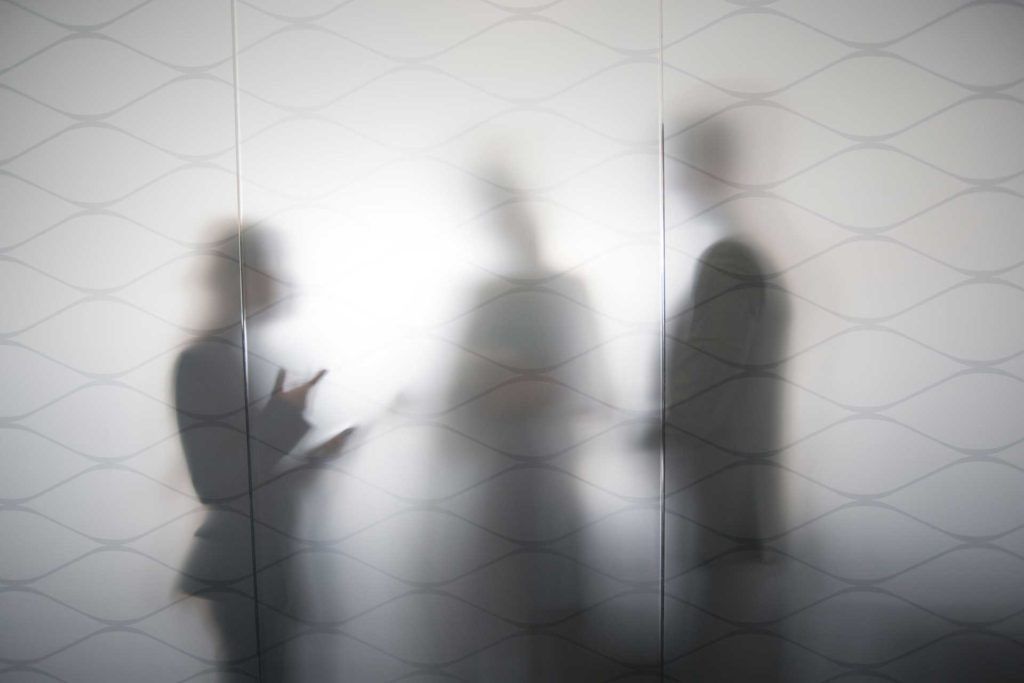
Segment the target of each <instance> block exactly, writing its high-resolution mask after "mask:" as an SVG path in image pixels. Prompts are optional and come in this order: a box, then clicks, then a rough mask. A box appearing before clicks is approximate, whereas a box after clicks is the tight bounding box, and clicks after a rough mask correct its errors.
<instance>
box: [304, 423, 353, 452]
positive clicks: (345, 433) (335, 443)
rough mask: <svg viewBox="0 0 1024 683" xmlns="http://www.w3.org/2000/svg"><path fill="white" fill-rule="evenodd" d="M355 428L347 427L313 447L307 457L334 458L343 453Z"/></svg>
mask: <svg viewBox="0 0 1024 683" xmlns="http://www.w3.org/2000/svg"><path fill="white" fill-rule="evenodd" d="M355 430H356V428H355V427H346V428H345V429H343V430H341V431H340V432H338V433H337V434H335V435H334V436H332V437H331V438H329V439H327V440H326V441H324V442H323V443H322V444H320V445H319V446H316V447H315V448H313V450H311V451H310V452H309V453H307V455H306V457H309V458H316V459H318V460H333V459H334V458H337V457H338V456H340V455H341V451H342V450H343V449H344V448H345V444H346V443H347V442H348V440H349V437H351V436H352V432H354V431H355Z"/></svg>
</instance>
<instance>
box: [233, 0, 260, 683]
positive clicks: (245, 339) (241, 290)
mask: <svg viewBox="0 0 1024 683" xmlns="http://www.w3.org/2000/svg"><path fill="white" fill-rule="evenodd" d="M230 2H231V80H232V86H233V87H232V89H233V91H234V124H235V212H236V223H235V225H236V228H237V230H236V246H237V250H238V307H239V313H240V314H241V315H240V324H241V331H242V401H243V404H242V405H243V413H244V418H245V420H244V423H245V469H246V479H247V485H248V493H249V556H250V557H249V559H250V561H251V569H252V608H253V626H254V629H255V636H256V637H255V641H256V642H255V645H256V680H257V681H262V679H263V647H262V645H261V642H260V595H259V581H258V580H257V577H256V501H255V492H254V488H253V476H252V438H251V431H250V420H249V333H248V328H247V326H246V311H245V268H244V263H243V256H242V131H241V125H240V121H241V113H240V107H239V97H238V12H237V0H230Z"/></svg>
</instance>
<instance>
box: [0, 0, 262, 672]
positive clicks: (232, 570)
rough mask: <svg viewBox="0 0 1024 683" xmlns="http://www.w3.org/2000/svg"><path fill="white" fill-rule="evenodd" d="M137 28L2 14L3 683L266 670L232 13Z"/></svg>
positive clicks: (43, 12)
mask: <svg viewBox="0 0 1024 683" xmlns="http://www.w3.org/2000/svg"><path fill="white" fill-rule="evenodd" d="M130 9H132V8H131V7H130V6H128V5H126V3H71V4H64V3H59V4H55V3H48V2H31V3H27V4H26V5H25V6H24V7H21V6H18V5H15V4H13V3H3V5H0V45H2V48H0V110H2V112H3V121H4V126H3V131H2V133H0V159H2V172H0V196H2V199H0V217H2V218H0V222H2V226H3V228H2V232H0V251H2V254H3V256H2V260H0V282H2V283H3V285H2V288H3V292H4V295H3V298H4V303H3V304H2V308H0V334H2V339H3V341H2V344H0V368H2V369H0V373H2V375H3V383H4V386H5V391H4V396H3V399H2V400H0V499H2V507H0V546H2V548H3V550H2V561H0V581H2V582H3V583H2V586H3V588H2V591H0V622H2V623H3V630H2V636H0V658H2V661H3V664H2V666H0V680H3V681H4V682H5V683H7V682H9V681H44V680H46V681H54V680H57V681H95V682H97V683H109V682H111V681H115V682H116V681H139V680H154V681H181V680H251V679H252V678H253V677H254V676H255V673H256V671H255V656H256V645H255V637H254V636H255V633H254V630H253V605H252V600H251V589H250V586H251V583H252V576H251V574H252V571H251V566H252V565H251V549H250V547H249V519H248V499H249V497H248V494H247V483H246V469H245V432H244V424H243V421H242V412H243V408H244V400H243V383H242V372H241V370H242V365H241V361H242V354H241V345H240V339H239V336H238V328H239V322H240V309H239V291H238V284H237V283H238V267H239V266H238V256H237V253H238V250H237V228H236V225H237V220H236V216H237V210H236V192H235V163H234V139H235V132H234V123H233V114H232V104H231V103H232V97H233V83H232V81H231V68H230V67H231V13H230V3H228V2H222V1H212V2H202V3H195V2H190V3H184V4H183V3H180V2H173V1H170V0H167V1H163V0H157V1H156V2H148V3H144V4H142V5H141V6H139V7H138V8H137V9H136V10H135V11H133V12H129V11H128V10H130ZM229 671H234V672H235V675H234V676H231V675H229V674H228V673H227V672H229ZM219 673H223V674H224V675H223V677H222V676H220V675H219Z"/></svg>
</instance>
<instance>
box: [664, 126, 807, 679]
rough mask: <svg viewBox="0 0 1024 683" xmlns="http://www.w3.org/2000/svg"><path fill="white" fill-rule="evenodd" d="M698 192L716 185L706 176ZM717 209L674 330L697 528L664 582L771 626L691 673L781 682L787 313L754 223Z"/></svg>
mask: <svg viewBox="0 0 1024 683" xmlns="http://www.w3.org/2000/svg"><path fill="white" fill-rule="evenodd" d="M705 136H706V138H707V139H698V140H697V145H698V146H699V147H700V148H701V149H699V150H698V156H702V159H701V161H702V164H703V166H702V168H707V170H709V171H711V172H713V175H714V176H717V177H723V178H728V177H730V175H731V172H730V168H729V165H730V164H731V163H732V162H733V159H731V158H730V155H729V152H730V143H731V140H730V138H729V136H728V131H725V130H722V129H720V128H716V129H712V130H711V131H709V132H707V133H706V134H705ZM701 153H702V154H701ZM689 189H690V191H691V192H693V193H700V192H701V191H702V190H705V189H706V190H707V191H708V192H709V193H710V192H711V190H710V189H709V188H702V187H701V186H700V184H699V183H697V185H696V187H693V188H689ZM718 215H719V216H720V221H719V224H718V225H717V226H716V228H717V229H718V231H719V234H720V235H722V236H721V237H720V238H719V239H718V240H717V241H715V242H714V243H712V244H711V245H710V246H708V247H707V248H706V249H705V250H704V251H703V252H702V253H701V255H700V257H699V259H698V263H697V269H696V272H695V275H694V278H693V282H692V289H691V295H690V297H689V300H688V302H687V304H686V305H684V308H683V310H682V311H680V312H679V313H678V314H677V315H676V316H674V317H675V323H674V324H673V326H672V327H671V328H670V330H669V335H670V336H671V337H672V338H673V340H672V341H673V342H674V343H673V344H671V345H670V348H671V349H673V351H671V352H670V353H669V355H668V358H667V359H666V360H667V366H666V372H667V374H668V376H667V384H666V390H667V391H666V399H667V401H666V403H667V405H666V417H667V425H666V435H667V437H668V439H667V441H666V452H665V457H666V476H667V478H668V480H669V481H673V480H676V481H680V480H681V481H685V482H689V483H688V484H687V485H686V487H685V488H683V490H682V492H681V493H680V494H676V497H677V501H676V502H675V503H673V504H672V506H674V507H676V509H677V510H679V511H681V513H682V514H683V516H684V517H685V518H687V519H689V520H692V521H693V522H695V524H694V525H692V526H690V527H688V528H690V529H691V530H692V536H691V537H688V538H681V537H673V536H669V537H668V538H666V554H667V555H668V556H669V557H670V558H671V559H670V560H669V564H670V565H674V566H678V567H684V568H686V569H685V572H684V573H683V574H682V576H676V577H671V576H670V577H666V582H667V583H666V586H667V590H668V591H669V592H670V593H671V594H674V595H675V596H676V597H679V598H681V599H683V600H684V601H685V602H687V603H690V604H693V605H698V606H699V607H700V608H701V609H702V610H706V611H707V612H709V613H710V614H711V615H713V616H715V617H718V618H721V619H725V620H729V621H732V622H734V623H737V624H738V626H737V628H764V629H765V630H764V631H763V632H761V633H759V634H758V635H757V636H755V640H754V641H753V642H752V641H740V640H736V641H734V642H735V643H736V647H741V650H740V652H742V653H743V655H744V656H743V657H735V656H731V655H725V656H722V655H721V653H722V652H726V651H727V650H728V647H731V645H729V644H728V641H726V644H725V645H723V646H721V648H720V651H719V655H716V656H714V657H709V658H702V657H699V656H697V657H691V658H687V659H686V660H684V661H689V662H690V664H688V666H690V667H692V668H691V669H689V670H687V671H686V672H685V675H686V676H692V677H695V678H696V679H698V680H702V681H704V680H707V681H718V680H723V681H725V680H759V681H776V680H781V679H782V678H783V676H784V674H783V672H782V666H781V651H782V645H783V643H782V640H781V639H780V638H777V637H775V636H774V635H773V634H772V633H770V629H768V628H767V627H768V626H770V622H771V621H772V620H773V619H775V618H778V617H779V616H780V615H781V613H782V611H783V608H784V602H785V600H786V585H785V566H784V563H783V562H781V561H780V557H779V555H778V554H777V553H774V552H772V551H771V549H770V548H768V547H767V545H766V542H767V540H768V539H769V538H770V537H771V536H773V535H774V534H777V533H778V529H779V520H780V518H781V514H782V510H781V506H782V497H781V486H780V476H779V470H778V468H776V467H774V466H773V462H772V457H773V456H774V455H775V453H776V451H777V449H778V448H779V447H780V446H781V443H780V419H781V389H782V382H781V380H780V379H778V378H777V377H775V376H774V364H775V363H777V362H778V361H779V360H780V359H781V357H782V352H783V346H784V343H785V332H786V326H787V320H788V313H787V306H786V300H785V296H784V294H783V293H781V292H780V291H779V290H778V289H777V288H776V286H775V285H774V281H773V279H772V275H771V273H770V270H769V268H768V267H767V266H766V265H765V259H764V257H763V256H762V255H761V254H760V253H759V252H758V250H757V249H756V248H755V247H754V246H753V244H752V242H751V241H749V240H748V239H745V238H743V237H742V235H744V234H745V230H746V228H748V227H750V226H746V225H743V224H742V222H741V220H740V219H739V218H738V217H737V216H735V215H731V214H730V211H729V208H728V205H724V206H723V207H722V208H720V210H719V211H718ZM712 624H713V620H709V619H706V618H700V619H698V620H697V621H696V622H695V623H693V624H688V625H687V626H686V627H685V628H683V629H681V630H677V631H675V632H674V633H673V632H669V633H666V639H667V640H669V641H672V640H673V639H674V641H675V642H666V651H668V652H681V653H688V652H693V650H694V649H695V648H697V647H700V646H701V645H702V644H705V643H707V642H709V641H711V640H714V639H717V638H720V637H721V632H720V630H715V629H716V628H717V626H715V625H712ZM705 628H706V629H708V630H707V632H704V629H705ZM680 640H685V641H687V642H679V641H680ZM740 643H743V644H742V645H741V644H740ZM734 654H736V653H734ZM716 657H717V658H716ZM670 666H671V664H670ZM737 677H739V678H737Z"/></svg>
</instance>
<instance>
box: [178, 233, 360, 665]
mask: <svg viewBox="0 0 1024 683" xmlns="http://www.w3.org/2000/svg"><path fill="white" fill-rule="evenodd" d="M235 239H237V235H236V233H235V231H234V230H231V231H230V232H228V233H226V236H225V239H224V240H222V242H221V243H222V244H230V243H231V241H233V240H235ZM247 239H248V240H249V243H248V244H247V245H246V247H247V248H246V255H247V258H253V259H254V260H255V261H257V262H258V261H259V256H258V254H259V253H260V251H261V250H262V249H263V248H264V246H265V245H264V244H263V243H262V239H261V233H259V232H252V233H248V234H247ZM250 283H251V284H250V286H247V301H246V304H247V310H249V311H256V310H261V309H263V308H265V307H266V306H268V305H269V304H270V303H272V302H273V301H274V300H275V297H276V296H277V292H276V291H275V286H274V280H273V279H272V278H269V277H257V278H252V279H250ZM205 284H206V286H207V291H208V293H209V296H208V300H207V301H206V302H202V303H205V306H206V311H207V315H208V319H209V323H208V324H207V325H205V326H204V329H207V330H209V332H208V333H207V334H206V335H205V336H204V337H202V338H199V339H197V340H196V341H194V342H193V343H191V344H190V345H189V346H188V347H186V348H185V349H184V350H183V351H182V353H181V354H180V355H179V357H178V361H177V364H176V367H175V404H176V408H177V411H178V420H179V426H180V429H181V441H182V447H183V451H184V456H185V461H186V464H187V467H188V472H189V475H190V478H191V481H192V485H193V487H194V488H195V491H196V495H197V497H198V498H199V500H200V502H202V503H203V505H204V506H205V518H204V520H203V523H202V524H201V526H200V527H199V529H198V530H197V531H196V534H195V539H194V541H193V543H192V546H191V547H190V549H189V555H188V559H187V562H186V565H185V567H184V569H183V575H184V577H183V580H182V582H181V585H180V588H181V590H182V591H183V592H185V593H188V594H191V595H194V596H196V597H199V598H202V599H204V600H205V601H206V605H207V606H208V609H209V613H210V620H211V623H212V624H213V626H214V629H215V630H216V632H217V636H218V639H219V643H218V645H219V657H218V659H219V660H220V661H222V662H223V663H224V665H223V669H224V670H225V671H239V672H244V673H247V674H249V675H255V674H256V670H255V669H256V663H257V652H256V642H257V638H256V630H255V624H256V615H255V613H254V609H255V608H256V605H254V604H253V602H252V599H251V594H250V590H251V588H245V587H243V588H239V586H244V582H243V579H248V581H249V582H251V581H252V569H253V562H254V554H253V548H252V544H251V538H252V529H251V528H250V521H251V520H250V518H249V515H248V511H249V496H250V491H249V483H250V472H249V453H248V449H249V448H250V447H251V444H247V442H246V431H245V430H246V426H247V425H246V420H245V398H246V378H245V370H244V366H243V362H242V361H243V359H242V353H243V350H242V345H241V329H240V325H239V319H240V310H241V308H240V305H241V298H240V296H239V277H238V264H237V261H234V260H233V259H231V258H229V257H226V256H221V255H219V254H218V255H217V256H211V257H210V260H209V267H208V272H207V275H206V279H205ZM200 305H201V304H200ZM324 373H325V371H320V372H319V373H317V374H316V375H315V376H314V377H313V378H312V379H310V380H309V381H307V382H304V383H302V384H299V385H298V386H295V387H293V388H291V389H288V390H285V380H286V377H285V371H284V370H283V369H282V370H279V372H278V374H277V379H276V381H275V383H274V386H273V390H272V391H271V392H270V395H269V397H268V398H267V399H266V400H265V401H262V402H260V404H259V405H258V406H257V407H255V409H254V411H253V412H252V414H251V416H250V420H249V425H248V426H249V427H250V429H251V437H250V438H251V439H252V440H253V441H257V440H258V442H259V444H260V447H261V448H260V452H261V453H262V454H264V455H263V457H262V458H261V462H260V466H261V467H262V468H264V472H269V471H274V472H275V473H276V472H277V471H278V470H279V469H280V468H281V467H282V465H283V463H282V461H283V459H284V457H285V456H287V455H288V454H290V453H292V452H293V450H294V449H295V447H296V445H297V444H299V442H300V440H301V439H302V438H303V437H304V436H305V434H306V433H307V432H308V430H309V429H310V425H309V423H308V422H307V421H306V420H305V418H304V416H303V413H304V410H305V408H306V404H307V401H308V400H309V395H310V392H311V390H312V388H313V387H314V386H315V384H316V383H317V382H318V381H319V380H320V379H321V378H322V377H323V375H324ZM347 434H348V431H346V432H342V433H340V434H338V435H336V436H334V437H333V438H331V439H328V440H327V441H326V442H324V443H323V444H321V445H319V446H317V447H315V448H313V449H310V450H309V452H308V453H307V455H310V456H315V457H320V458H322V457H329V456H332V455H335V454H337V452H338V451H339V450H340V448H341V446H342V443H343V441H344V439H345V438H346V436H347ZM266 454H269V456H267V455H266ZM285 466H295V465H294V463H291V464H289V465H285ZM257 480H258V476H257ZM290 494H291V495H290V496H289V497H284V498H281V497H279V498H277V499H275V501H274V503H275V504H274V506H273V507H271V508H269V509H263V510H258V511H257V516H256V517H257V518H256V521H257V522H258V523H261V524H269V525H271V526H272V527H273V528H274V529H275V530H276V531H277V532H278V533H277V534H263V535H261V536H260V539H261V542H262V543H263V544H264V545H270V544H273V545H276V546H277V547H274V548H267V547H261V548H257V550H258V551H259V552H258V555H259V556H262V557H277V558H281V557H287V554H288V553H289V551H290V548H288V547H287V545H288V541H287V540H281V539H291V538H293V536H294V534H293V531H294V525H295V524H296V520H295V509H296V507H297V505H298V502H299V501H298V499H297V498H298V497H299V496H300V495H301V491H294V490H293V491H290ZM274 539H277V540H276V542H275V540H274ZM261 564H265V562H261ZM277 578H278V581H280V582H281V584H283V585H284V586H285V587H286V589H287V590H290V591H292V592H295V591H296V590H297V589H298V590H301V587H295V586H290V585H289V584H290V583H293V582H292V581H290V577H289V576H288V575H287V572H283V573H278V575H277ZM265 583H266V581H265V580H264V579H262V578H261V580H260V585H259V587H258V589H259V592H260V593H261V594H262V593H263V592H269V593H270V594H271V595H278V596H279V595H281V594H284V593H286V591H285V590H282V589H281V588H278V587H272V586H266V585H264V584H265ZM250 585H251V584H250ZM266 607H267V606H266V605H265V604H260V605H259V609H260V610H261V612H262V611H265V610H266ZM263 680H286V671H284V670H283V669H279V670H277V671H271V670H267V669H265V670H264V675H263Z"/></svg>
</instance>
